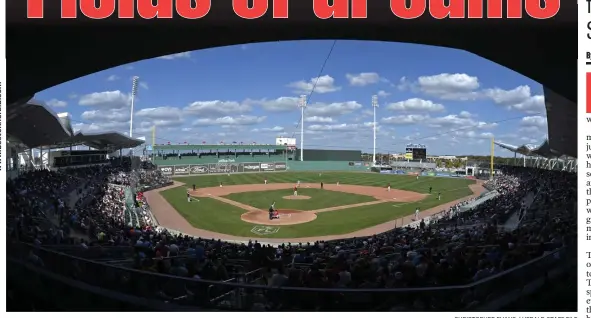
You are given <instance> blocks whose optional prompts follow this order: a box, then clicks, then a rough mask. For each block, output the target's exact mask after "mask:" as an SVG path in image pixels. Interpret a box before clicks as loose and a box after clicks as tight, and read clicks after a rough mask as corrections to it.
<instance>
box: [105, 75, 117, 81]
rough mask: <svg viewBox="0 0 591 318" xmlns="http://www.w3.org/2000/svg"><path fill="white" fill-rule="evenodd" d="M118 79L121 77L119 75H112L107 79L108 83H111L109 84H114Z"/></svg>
mask: <svg viewBox="0 0 591 318" xmlns="http://www.w3.org/2000/svg"><path fill="white" fill-rule="evenodd" d="M118 79H119V76H117V75H111V76H109V77H107V81H109V82H113V81H116V80H118Z"/></svg>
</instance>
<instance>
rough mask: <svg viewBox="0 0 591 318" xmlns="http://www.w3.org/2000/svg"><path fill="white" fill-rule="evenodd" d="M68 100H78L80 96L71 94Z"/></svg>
mask: <svg viewBox="0 0 591 318" xmlns="http://www.w3.org/2000/svg"><path fill="white" fill-rule="evenodd" d="M68 98H69V99H76V98H78V94H76V93H70V94H69V95H68Z"/></svg>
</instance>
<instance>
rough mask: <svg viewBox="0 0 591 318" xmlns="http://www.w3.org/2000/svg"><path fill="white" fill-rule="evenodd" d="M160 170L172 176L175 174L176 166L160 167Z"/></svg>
mask: <svg viewBox="0 0 591 318" xmlns="http://www.w3.org/2000/svg"><path fill="white" fill-rule="evenodd" d="M159 168H160V172H162V174H163V175H165V176H172V175H173V174H174V166H164V167H159Z"/></svg>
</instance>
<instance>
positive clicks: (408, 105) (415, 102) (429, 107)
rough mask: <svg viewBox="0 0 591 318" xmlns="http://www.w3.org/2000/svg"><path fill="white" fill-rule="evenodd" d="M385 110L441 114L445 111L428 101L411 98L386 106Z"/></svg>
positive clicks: (441, 106) (443, 108)
mask: <svg viewBox="0 0 591 318" xmlns="http://www.w3.org/2000/svg"><path fill="white" fill-rule="evenodd" d="M386 109H388V110H395V111H404V112H441V111H444V110H445V107H444V106H443V105H441V104H437V103H434V102H432V101H430V100H424V99H420V98H411V99H407V100H405V101H401V102H396V103H391V104H389V105H388V106H386Z"/></svg>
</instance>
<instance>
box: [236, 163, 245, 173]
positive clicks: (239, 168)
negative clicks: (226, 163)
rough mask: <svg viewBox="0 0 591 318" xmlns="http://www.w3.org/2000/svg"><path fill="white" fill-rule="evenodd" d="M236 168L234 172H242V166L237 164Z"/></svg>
mask: <svg viewBox="0 0 591 318" xmlns="http://www.w3.org/2000/svg"><path fill="white" fill-rule="evenodd" d="M236 167H237V168H238V170H236V172H244V164H242V163H239V164H237V165H236Z"/></svg>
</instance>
